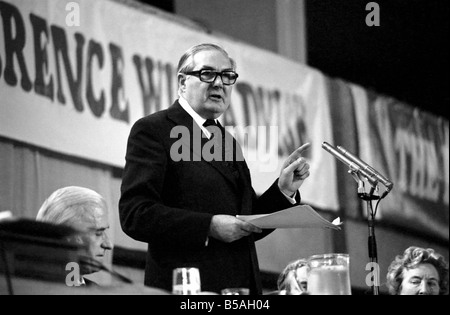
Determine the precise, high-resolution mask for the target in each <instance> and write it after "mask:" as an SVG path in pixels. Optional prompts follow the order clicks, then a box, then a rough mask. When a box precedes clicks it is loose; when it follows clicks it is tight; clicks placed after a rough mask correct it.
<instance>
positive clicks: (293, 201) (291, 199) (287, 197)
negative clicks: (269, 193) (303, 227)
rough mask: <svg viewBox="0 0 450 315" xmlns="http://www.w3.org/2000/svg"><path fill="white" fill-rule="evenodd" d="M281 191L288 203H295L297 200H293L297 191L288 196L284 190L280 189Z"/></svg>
mask: <svg viewBox="0 0 450 315" xmlns="http://www.w3.org/2000/svg"><path fill="white" fill-rule="evenodd" d="M280 191H281V190H280ZM281 193H282V194H283V195H284V196H285V197H286V199H287V200H288V201H289V202H290V203H292V204H293V205H295V204H296V203H297V201H296V200H295V197H296V196H297V192H295V193H294V195H293V196H292V197H291V196H288V195H286V194H285V193H284V192H282V191H281Z"/></svg>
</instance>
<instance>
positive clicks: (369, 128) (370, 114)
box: [351, 85, 449, 240]
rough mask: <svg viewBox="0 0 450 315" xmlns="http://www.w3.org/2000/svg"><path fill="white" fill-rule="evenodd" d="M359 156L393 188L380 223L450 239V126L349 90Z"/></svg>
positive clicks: (380, 212) (380, 98)
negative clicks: (389, 223)
mask: <svg viewBox="0 0 450 315" xmlns="http://www.w3.org/2000/svg"><path fill="white" fill-rule="evenodd" d="M351 88H352V92H353V96H354V98H355V102H354V103H355V104H356V105H355V112H356V121H357V128H358V140H359V148H360V152H359V156H360V158H361V159H362V160H364V161H365V162H367V163H368V164H369V165H371V166H372V167H373V168H374V169H376V170H377V171H379V172H380V173H381V174H383V175H384V176H386V177H387V178H389V179H390V180H391V181H392V182H393V183H394V188H393V190H392V191H391V192H390V193H389V195H388V196H387V197H386V198H385V199H383V201H381V202H380V206H379V210H378V212H377V214H376V216H377V219H380V220H383V221H386V222H391V223H395V224H397V225H399V226H404V227H405V228H413V229H416V230H420V231H423V232H425V231H430V232H432V233H433V234H435V235H437V236H439V237H442V238H445V239H447V240H448V239H449V200H448V199H449V122H448V120H446V119H443V118H440V117H436V116H433V115H431V114H429V113H425V112H423V111H419V110H418V109H414V108H412V107H410V106H407V105H405V104H403V103H401V102H399V101H397V100H395V99H392V98H388V97H384V96H379V95H374V94H369V93H367V92H366V91H365V90H364V89H363V88H361V87H359V86H356V85H351Z"/></svg>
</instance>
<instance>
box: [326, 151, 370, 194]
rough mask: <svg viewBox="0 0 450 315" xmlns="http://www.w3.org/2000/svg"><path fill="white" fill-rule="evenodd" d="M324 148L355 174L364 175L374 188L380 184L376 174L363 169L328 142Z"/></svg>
mask: <svg viewBox="0 0 450 315" xmlns="http://www.w3.org/2000/svg"><path fill="white" fill-rule="evenodd" d="M322 148H323V149H324V150H325V151H328V152H329V153H331V155H333V156H334V157H335V158H337V159H338V160H340V161H341V162H343V163H344V164H346V165H347V166H348V167H349V168H350V170H352V171H355V172H360V173H361V174H363V175H364V177H366V178H367V180H368V181H369V183H370V184H371V185H372V186H376V185H377V183H378V179H377V177H376V176H374V174H371V173H369V172H368V171H367V170H366V169H365V168H363V167H362V166H361V165H359V163H358V162H356V161H355V160H352V159H350V158H349V157H348V155H346V154H343V153H341V152H339V151H338V150H336V148H335V147H333V146H332V145H331V144H329V143H327V142H323V143H322Z"/></svg>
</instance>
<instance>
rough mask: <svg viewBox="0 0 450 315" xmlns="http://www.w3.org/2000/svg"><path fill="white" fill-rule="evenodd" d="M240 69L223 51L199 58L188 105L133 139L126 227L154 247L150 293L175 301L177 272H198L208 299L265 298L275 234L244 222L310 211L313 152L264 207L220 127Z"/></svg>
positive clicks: (137, 128)
mask: <svg viewBox="0 0 450 315" xmlns="http://www.w3.org/2000/svg"><path fill="white" fill-rule="evenodd" d="M235 68H236V67H235V62H234V60H233V59H231V58H230V57H229V56H228V53H227V52H226V51H225V50H223V48H221V47H219V46H216V45H213V44H201V45H197V46H194V47H192V48H190V49H189V50H188V51H187V52H186V53H185V54H184V55H183V56H182V57H181V59H180V61H179V64H178V93H179V99H178V100H177V101H175V103H174V104H173V105H172V106H171V107H170V108H168V109H167V110H163V111H160V112H157V113H154V114H151V115H149V116H147V117H144V118H141V119H140V120H138V121H137V122H136V123H135V124H134V126H133V127H132V130H131V132H130V136H129V139H128V146H127V153H126V165H125V169H124V174H123V180H122V186H121V198H120V201H119V212H120V221H121V225H122V228H123V230H124V232H125V233H127V234H128V235H129V236H131V237H132V238H134V239H136V240H138V241H142V242H146V243H148V255H147V265H146V272H145V284H146V285H148V286H154V287H159V288H163V289H166V290H169V291H170V290H171V288H172V270H173V269H174V268H177V267H197V268H198V269H199V270H200V278H201V288H202V291H214V292H218V293H219V292H220V291H221V290H222V289H224V288H230V287H246V288H250V293H251V294H261V293H262V287H261V280H260V276H259V267H258V260H257V254H256V249H255V243H254V242H255V239H256V238H261V237H262V236H265V235H267V234H268V233H270V232H271V231H265V232H264V233H262V230H261V229H260V228H258V227H256V226H254V225H252V224H250V223H247V222H244V221H241V220H239V219H238V218H236V215H249V214H260V213H267V212H273V211H277V210H281V209H285V208H287V207H291V206H293V204H295V203H298V202H299V201H300V196H299V193H298V189H299V188H300V186H301V184H302V183H303V181H304V180H305V179H306V178H307V177H308V176H309V165H308V163H307V162H306V161H305V159H304V158H302V157H301V153H302V151H304V150H305V149H306V148H307V147H309V144H306V145H303V146H302V147H300V148H299V149H297V150H296V151H295V152H294V153H292V154H291V156H290V157H289V158H288V160H287V161H285V163H284V165H283V166H282V171H281V173H280V177H279V179H277V180H276V181H275V182H274V183H273V185H272V186H271V187H270V188H269V189H268V190H267V191H266V192H265V193H264V194H263V195H261V196H260V197H259V198H257V196H256V194H255V192H254V190H253V188H252V185H251V179H250V172H249V169H248V167H247V164H246V162H245V161H244V160H243V158H242V151H241V148H240V147H239V145H238V144H237V142H236V141H235V140H234V139H233V138H232V137H231V136H230V134H229V133H227V132H225V130H224V128H223V127H222V126H221V125H220V123H217V118H219V117H220V116H221V115H222V114H223V113H224V112H225V110H226V109H227V108H228V106H229V105H230V97H231V90H232V85H233V84H234V83H235V82H236V79H237V77H238V75H237V74H236V72H235ZM205 123H206V124H205ZM208 124H212V125H214V126H212V127H208ZM180 135H181V137H180ZM224 135H226V136H227V139H228V140H227V141H223V140H222V139H223V138H222V136H224ZM230 139H231V141H229V140H230ZM211 152H212V153H211ZM222 153H226V154H224V155H222ZM230 154H231V156H232V158H230ZM211 157H213V158H211Z"/></svg>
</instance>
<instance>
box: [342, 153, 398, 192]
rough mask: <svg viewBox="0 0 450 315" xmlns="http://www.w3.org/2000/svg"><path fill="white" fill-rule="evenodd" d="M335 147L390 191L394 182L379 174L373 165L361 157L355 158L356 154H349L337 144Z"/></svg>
mask: <svg viewBox="0 0 450 315" xmlns="http://www.w3.org/2000/svg"><path fill="white" fill-rule="evenodd" d="M337 148H338V150H339V151H341V152H342V154H343V155H344V156H345V157H347V158H348V159H350V160H351V161H352V162H354V163H356V164H358V165H359V166H360V167H361V169H363V170H365V171H366V172H368V173H369V174H371V175H372V176H374V177H375V178H376V179H377V180H378V181H380V182H381V183H382V184H383V185H384V186H385V187H386V190H387V192H390V191H391V190H392V188H393V187H394V184H393V183H392V182H391V181H390V180H389V179H387V178H386V177H384V176H383V175H381V174H380V173H379V172H378V171H376V170H375V169H374V168H373V167H371V166H370V165H369V164H367V163H366V162H364V161H362V160H361V159H359V158H357V157H356V156H354V155H353V154H351V153H350V152H348V151H347V150H345V149H344V148H343V147H341V146H338V147H337Z"/></svg>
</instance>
